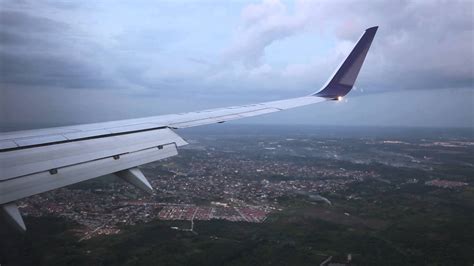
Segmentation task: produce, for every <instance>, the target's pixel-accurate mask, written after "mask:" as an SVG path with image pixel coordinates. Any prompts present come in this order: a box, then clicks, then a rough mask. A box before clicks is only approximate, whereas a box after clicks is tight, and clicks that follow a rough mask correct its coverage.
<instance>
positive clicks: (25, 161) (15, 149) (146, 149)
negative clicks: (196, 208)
mask: <svg viewBox="0 0 474 266" xmlns="http://www.w3.org/2000/svg"><path fill="white" fill-rule="evenodd" d="M376 31H377V27H372V28H369V29H367V30H366V31H365V32H364V33H363V34H362V37H361V38H360V39H359V40H358V42H357V43H356V45H355V46H354V48H353V50H352V51H351V53H350V54H349V55H348V56H347V58H346V59H345V60H344V61H343V63H342V64H341V66H340V67H339V68H338V69H337V70H336V72H335V73H334V74H333V76H332V77H331V78H330V79H329V80H328V82H327V83H326V84H325V85H324V86H323V87H322V89H321V90H319V91H318V92H316V93H313V94H311V95H308V96H304V97H298V98H291V99H285V100H280V101H271V102H263V103H257V104H250V105H241V106H232V107H227V108H218V109H210V110H204V111H199V112H189V113H180V114H171V115H162V116H154V117H147V118H139V119H129V120H121V121H113V122H105V123H95V124H86V125H76V126H67V127H58V128H51V129H39V130H26V131H17V132H6V133H1V134H0V169H1V171H0V205H1V206H2V207H1V208H0V210H3V213H4V215H5V216H6V217H7V218H9V221H12V222H13V223H14V224H15V225H16V227H17V228H20V229H22V230H25V228H26V227H25V226H24V223H23V221H22V219H21V216H20V215H19V212H18V209H17V207H16V204H15V201H16V200H19V199H21V198H24V197H28V196H31V195H35V194H38V193H42V192H45V191H49V190H52V189H56V188H59V187H63V186H67V185H70V184H74V183H77V182H81V181H84V180H88V179H91V178H94V177H98V176H102V175H106V174H115V175H116V176H118V177H120V178H122V179H124V180H125V181H127V182H129V183H130V184H132V185H134V186H136V187H138V188H140V189H142V190H144V191H146V192H151V191H152V188H151V186H150V184H149V182H148V181H147V180H146V178H145V177H144V175H143V174H142V173H141V172H140V170H139V169H138V168H137V166H139V165H142V164H146V163H149V162H153V161H157V160H160V159H164V158H167V157H170V156H174V155H176V154H177V147H179V146H182V145H186V144H187V143H186V141H184V140H183V139H182V138H181V137H180V136H178V135H177V134H176V133H175V132H174V131H173V129H179V128H187V127H194V126H200V125H207V124H213V123H222V122H225V121H230V120H236V119H241V118H246V117H252V116H257V115H263V114H268V113H273V112H278V111H282V110H286V109H291V108H295V107H300V106H305V105H309V104H315V103H319V102H324V101H328V100H337V99H339V97H342V96H345V95H346V94H347V93H348V92H349V91H350V90H351V89H352V87H353V86H354V83H355V81H356V78H357V76H358V74H359V71H360V69H361V67H362V64H363V62H364V60H365V57H366V55H367V52H368V50H369V48H370V45H371V43H372V40H373V39H374V36H375V33H376Z"/></svg>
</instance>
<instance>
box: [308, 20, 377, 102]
mask: <svg viewBox="0 0 474 266" xmlns="http://www.w3.org/2000/svg"><path fill="white" fill-rule="evenodd" d="M377 29H378V26H375V27H372V28H368V29H366V30H365V32H364V34H362V37H360V39H359V41H358V42H357V44H356V45H355V46H354V48H353V49H352V51H351V53H350V54H349V55H348V56H347V58H346V59H345V60H344V62H342V64H341V66H340V67H339V68H338V69H337V70H336V72H335V73H334V75H332V77H331V78H329V80H328V81H327V82H326V84H325V85H324V86H323V88H322V89H321V90H320V91H318V92H316V93H314V94H313V96H318V97H324V98H328V99H334V100H336V99H339V98H340V97H342V96H344V95H346V94H347V93H349V91H350V90H351V89H352V87H353V86H354V83H355V81H356V79H357V75H358V74H359V71H360V69H361V67H362V64H363V63H364V60H365V56H366V55H367V52H368V51H369V48H370V45H371V44H372V40H373V39H374V37H375V33H376V32H377Z"/></svg>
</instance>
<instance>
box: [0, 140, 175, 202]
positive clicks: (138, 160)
mask: <svg viewBox="0 0 474 266" xmlns="http://www.w3.org/2000/svg"><path fill="white" fill-rule="evenodd" d="M177 154H178V151H177V149H176V145H174V144H168V145H164V146H163V147H162V149H158V148H149V149H145V150H140V151H136V152H131V153H127V154H124V155H122V156H120V158H119V159H114V158H113V157H107V158H102V159H98V160H92V161H87V162H84V163H80V164H74V165H70V166H66V167H62V168H58V169H57V173H56V174H51V173H50V172H49V171H42V172H39V173H35V174H31V175H27V176H23V177H21V178H15V179H9V180H6V181H0V204H4V203H7V202H12V201H15V200H18V199H21V198H24V197H28V196H31V195H35V194H38V193H42V192H46V191H49V190H52V189H56V188H60V187H64V186H68V185H71V184H75V183H78V182H81V181H85V180H88V179H91V178H94V177H98V176H102V175H106V174H110V173H115V172H119V171H122V170H125V169H129V168H133V167H135V166H139V165H142V164H146V163H150V162H154V161H158V160H161V159H164V158H168V157H171V156H175V155H177Z"/></svg>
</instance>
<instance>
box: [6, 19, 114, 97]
mask: <svg viewBox="0 0 474 266" xmlns="http://www.w3.org/2000/svg"><path fill="white" fill-rule="evenodd" d="M0 25H1V27H0V37H1V41H0V47H1V49H0V62H1V65H0V71H1V75H0V85H1V86H5V85H7V84H9V85H12V84H13V85H15V84H16V85H21V86H23V87H24V86H25V85H28V86H32V87H35V86H41V85H47V86H53V87H62V88H84V87H87V88H90V87H96V88H100V87H102V86H105V85H110V82H111V81H110V80H109V79H107V78H106V77H105V76H104V70H103V69H102V68H101V67H100V64H98V62H97V59H98V57H97V55H98V54H99V53H100V52H102V49H101V48H100V47H99V46H97V45H96V44H94V43H92V42H89V41H88V40H87V38H86V36H84V35H85V34H84V33H81V32H79V31H75V30H74V29H73V28H72V27H71V26H70V25H69V24H66V23H64V22H61V21H57V20H54V19H50V18H47V17H43V16H36V15H31V14H29V13H28V12H19V11H10V10H1V11H0Z"/></svg>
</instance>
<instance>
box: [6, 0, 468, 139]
mask: <svg viewBox="0 0 474 266" xmlns="http://www.w3.org/2000/svg"><path fill="white" fill-rule="evenodd" d="M473 10H474V2H473V1H469V0H465V1H462V0H461V1H456V0H450V1H447V0H444V1H436V0H422V1H416V0H413V1H393V0H387V1H371V0H370V1H369V0H357V1H352V0H346V1H342V0H332V1H329V0H328V1H316V0H314V1H303V0H301V1H278V0H264V1H217V0H213V1H144V0H138V1H112V0H110V1H107V0H104V1H87V0H86V1H28V0H22V1H8V0H0V112H1V113H0V115H1V116H0V127H1V130H2V131H8V130H16V129H31V128H38V127H48V126H58V125H70V124H79V123H91V122H101V121H110V120H119V119H127V118H136V117H143V116H152V115H160V114H168V113H177V112H183V111H197V110H202V109H209V108H214V107H225V106H230V105H239V104H247V103H256V102H262V101H270V100H278V99H284V98H288V97H298V96H303V95H308V94H309V93H312V92H315V91H317V90H319V89H320V87H321V86H322V85H323V84H324V83H325V81H326V80H327V79H328V78H329V76H330V75H331V74H332V73H333V72H334V70H335V69H336V68H337V66H338V65H339V64H340V62H342V60H343V59H344V58H345V56H346V55H347V54H348V53H349V52H350V50H351V49H352V47H353V45H354V44H355V42H356V41H357V39H358V38H359V36H360V35H361V34H362V33H363V31H364V30H365V29H366V28H368V27H371V26H376V25H377V26H379V30H378V32H377V35H376V36H375V40H374V42H373V43H372V47H371V49H370V51H369V54H368V56H367V59H366V61H365V63H364V66H363V67H362V70H361V72H360V74H359V78H358V80H357V82H356V86H355V88H354V89H353V91H352V92H351V93H350V94H349V95H348V96H346V97H345V100H343V101H341V102H328V103H322V104H317V105H314V106H307V107H302V108H299V109H294V110H289V111H286V112H280V113H276V114H271V115H266V116H262V117H257V118H250V119H246V120H241V121H239V122H232V123H245V124H248V123H258V124H288V125H296V124H311V125H343V126H364V125H370V126H428V127H471V128H474V40H473V38H474V15H473Z"/></svg>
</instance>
